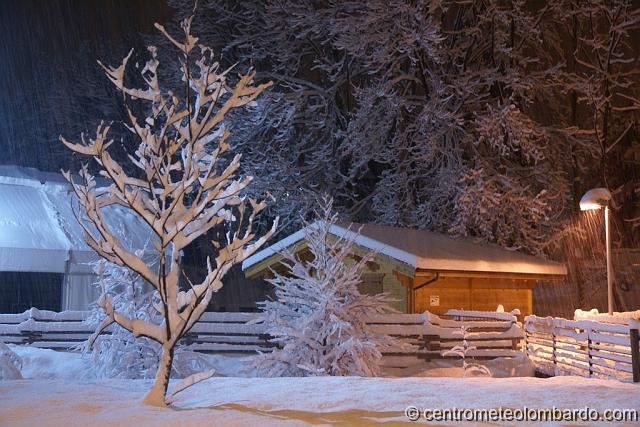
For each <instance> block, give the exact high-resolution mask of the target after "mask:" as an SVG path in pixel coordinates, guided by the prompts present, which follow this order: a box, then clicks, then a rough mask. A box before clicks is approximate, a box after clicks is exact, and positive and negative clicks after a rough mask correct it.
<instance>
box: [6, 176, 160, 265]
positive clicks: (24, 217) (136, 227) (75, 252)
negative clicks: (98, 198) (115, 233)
mask: <svg viewBox="0 0 640 427" xmlns="http://www.w3.org/2000/svg"><path fill="white" fill-rule="evenodd" d="M73 197H74V195H73V193H71V192H70V187H69V185H68V184H67V183H66V181H65V180H64V178H63V177H62V175H61V174H55V173H50V172H40V171H37V170H35V169H31V168H21V167H18V166H0V201H2V202H1V203H0V271H33V272H53V273H64V272H65V271H66V268H71V269H72V270H75V271H80V270H86V271H90V269H89V268H88V266H84V267H82V266H80V265H76V264H80V263H86V262H87V261H91V260H94V259H96V258H97V254H95V252H93V250H92V249H91V248H90V247H89V246H88V245H87V244H86V243H85V241H84V237H83V236H84V232H83V230H82V228H81V227H80V225H79V224H78V222H77V220H76V218H75V216H74V212H73V209H72V200H73ZM105 217H106V218H107V220H108V222H109V223H110V224H109V225H110V226H111V227H112V229H115V228H118V229H120V230H121V231H120V233H121V234H122V235H124V236H127V239H128V242H125V245H126V246H128V247H129V248H130V249H142V248H144V247H145V246H146V243H147V242H148V241H149V239H150V238H151V237H150V236H151V231H150V229H149V228H148V226H147V225H146V224H144V223H143V222H142V221H140V220H139V219H138V218H136V217H135V216H134V215H133V214H131V213H130V212H127V211H126V209H124V208H121V207H118V206H113V207H111V206H110V207H108V208H106V210H105ZM67 261H70V262H71V264H72V266H67Z"/></svg>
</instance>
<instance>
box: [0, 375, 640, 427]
mask: <svg viewBox="0 0 640 427" xmlns="http://www.w3.org/2000/svg"><path fill="white" fill-rule="evenodd" d="M149 384H150V382H149V381H143V380H102V381H68V380H16V381H1V382H0V425H2V426H12V425H24V426H36V425H37V426H62V425H65V426H80V425H97V426H101V425H159V426H170V425H172V426H173V425H181V426H196V425H216V426H239V425H261V426H262V425H285V426H286V425H310V424H313V425H330V424H337V425H345V424H346V425H367V424H372V423H376V422H378V423H389V422H391V424H392V425H395V424H399V423H400V422H407V423H408V424H409V422H408V421H407V419H406V418H405V417H404V410H405V408H406V407H407V406H409V405H415V406H417V407H418V408H450V407H458V408H497V407H499V406H502V407H510V408H521V407H523V406H528V407H530V408H547V407H553V406H555V407H558V408H563V409H564V408H576V409H580V408H584V407H585V406H587V407H590V408H595V409H598V410H600V411H603V410H605V409H617V408H621V409H626V408H634V409H639V408H640V385H634V384H625V383H620V382H616V381H607V380H595V379H583V378H577V377H556V378H550V379H540V378H508V379H498V378H482V379H481V378H476V379H471V378H470V379H460V378H357V377H323V378H213V379H210V380H207V381H205V382H203V383H201V384H198V385H196V386H194V387H193V388H191V389H189V390H187V391H185V392H184V393H182V394H181V395H180V397H179V398H178V399H177V402H176V408H175V409H160V408H152V407H146V406H144V405H141V404H140V403H139V402H140V400H141V399H142V396H143V395H144V393H145V391H146V390H147V388H148V386H149ZM414 424H415V423H414ZM417 424H420V425H427V423H426V422H425V421H424V420H421V421H420V422H418V423H417ZM459 424H460V423H450V424H447V423H434V422H432V423H429V424H428V425H459ZM491 425H516V423H511V424H509V423H497V424H496V423H493V424H491ZM518 425H521V424H518ZM556 425H557V424H556ZM564 425H596V423H592V422H591V423H566V424H564ZM602 425H604V424H602ZM607 425H637V424H636V423H626V424H625V423H608V424H607Z"/></svg>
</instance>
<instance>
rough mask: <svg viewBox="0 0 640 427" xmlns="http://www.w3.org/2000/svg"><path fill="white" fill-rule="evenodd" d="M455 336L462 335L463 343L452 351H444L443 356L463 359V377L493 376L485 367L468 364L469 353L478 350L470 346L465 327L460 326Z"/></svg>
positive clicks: (477, 364)
mask: <svg viewBox="0 0 640 427" xmlns="http://www.w3.org/2000/svg"><path fill="white" fill-rule="evenodd" d="M453 333H454V334H455V335H460V337H461V338H462V342H461V343H460V344H457V345H455V346H453V347H452V348H451V349H450V350H447V351H444V352H443V353H442V355H443V356H458V357H460V358H461V359H462V371H463V374H462V376H463V377H466V376H468V375H473V376H477V375H481V376H487V377H490V376H491V371H489V368H487V367H486V366H484V365H481V364H479V363H472V362H467V357H468V356H469V352H471V351H473V350H476V347H475V346H473V345H469V342H468V341H467V338H469V335H468V330H467V327H466V326H465V325H462V326H460V330H459V331H455V332H453Z"/></svg>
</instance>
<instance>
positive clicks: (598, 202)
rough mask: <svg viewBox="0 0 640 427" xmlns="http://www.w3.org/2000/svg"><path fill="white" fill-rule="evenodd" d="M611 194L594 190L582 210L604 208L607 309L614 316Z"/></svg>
mask: <svg viewBox="0 0 640 427" xmlns="http://www.w3.org/2000/svg"><path fill="white" fill-rule="evenodd" d="M610 201H611V193H610V192H609V190H607V189H606V188H593V189H591V190H589V191H587V192H586V193H584V196H582V199H580V210H582V211H588V210H594V209H600V208H604V229H605V239H606V245H607V308H608V310H609V315H612V314H613V267H612V265H611V232H610V227H609V202H610Z"/></svg>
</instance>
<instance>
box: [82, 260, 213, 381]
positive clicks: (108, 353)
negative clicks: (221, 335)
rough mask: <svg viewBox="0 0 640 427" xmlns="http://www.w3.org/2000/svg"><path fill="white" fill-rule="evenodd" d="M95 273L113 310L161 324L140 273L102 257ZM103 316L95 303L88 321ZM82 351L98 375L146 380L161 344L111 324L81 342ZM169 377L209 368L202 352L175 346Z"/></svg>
mask: <svg viewBox="0 0 640 427" xmlns="http://www.w3.org/2000/svg"><path fill="white" fill-rule="evenodd" d="M94 270H95V272H96V273H97V274H98V275H99V277H100V281H99V283H98V285H99V286H100V287H101V288H103V289H101V290H102V293H107V294H108V295H110V296H111V297H112V301H113V306H114V309H115V310H118V311H120V312H121V313H123V314H125V315H126V316H128V317H129V318H131V319H142V320H144V321H147V322H153V323H160V322H161V320H162V319H161V316H160V313H159V312H158V310H156V309H155V307H154V306H153V291H152V289H151V288H150V286H149V285H147V284H145V282H144V280H143V279H142V278H141V277H140V275H139V274H137V273H135V272H133V271H131V270H130V269H128V268H126V267H121V266H119V265H116V264H112V263H110V262H107V261H105V260H100V261H98V262H96V264H95V267H94ZM104 317H105V312H104V310H103V309H102V308H101V307H100V306H99V305H98V304H94V305H92V307H91V311H90V314H89V317H88V318H87V323H88V324H89V325H91V326H92V327H97V326H98V325H99V324H100V323H101V322H102V320H103V319H104ZM83 351H84V352H85V353H88V354H90V355H91V361H92V363H93V365H94V367H95V374H96V376H97V377H98V378H136V379H148V378H153V376H154V375H155V373H156V371H157V369H158V364H159V363H160V357H161V355H162V346H161V345H160V344H159V343H157V342H155V341H153V340H151V339H149V338H145V337H139V338H136V337H134V336H133V334H132V333H131V332H129V331H128V330H126V329H125V328H123V327H121V326H119V325H117V324H114V325H112V326H111V333H110V334H102V335H100V336H98V337H97V338H96V339H95V341H94V342H93V345H92V346H89V345H86V344H85V345H83ZM174 356H175V359H174V363H173V366H172V374H171V375H172V376H173V377H176V378H185V377H187V376H189V375H192V374H194V373H196V372H201V371H203V370H206V369H208V368H209V364H208V363H207V360H206V357H205V356H204V355H203V354H200V353H196V352H193V351H188V350H185V349H184V348H182V347H181V346H180V345H177V346H176V349H175V355H174Z"/></svg>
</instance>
